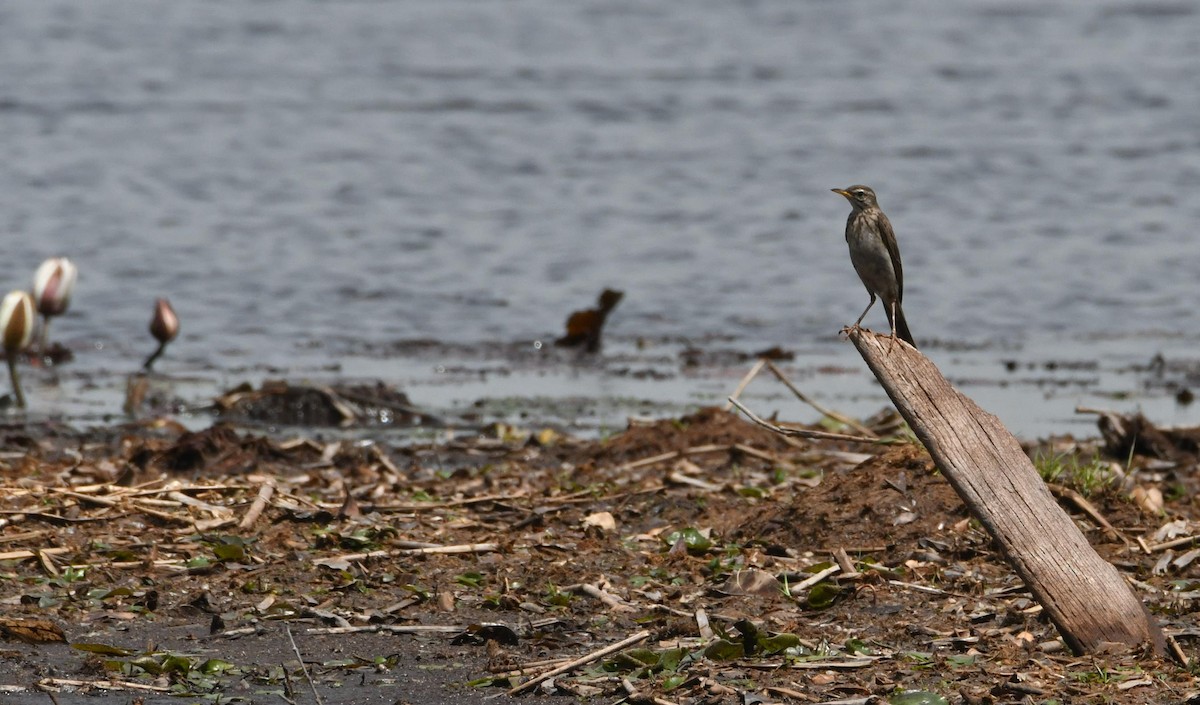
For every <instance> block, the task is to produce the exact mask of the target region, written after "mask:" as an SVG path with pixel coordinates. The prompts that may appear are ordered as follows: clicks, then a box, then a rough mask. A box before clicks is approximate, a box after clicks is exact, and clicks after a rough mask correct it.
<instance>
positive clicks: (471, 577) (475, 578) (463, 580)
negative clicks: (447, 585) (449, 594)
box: [454, 571, 483, 587]
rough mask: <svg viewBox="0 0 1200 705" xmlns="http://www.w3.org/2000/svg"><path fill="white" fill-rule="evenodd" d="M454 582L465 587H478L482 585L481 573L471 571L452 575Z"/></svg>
mask: <svg viewBox="0 0 1200 705" xmlns="http://www.w3.org/2000/svg"><path fill="white" fill-rule="evenodd" d="M454 582H456V583H458V584H459V585H466V586H467V587H479V586H480V585H483V574H482V573H477V572H475V571H472V572H470V573H463V574H461V575H456V576H454Z"/></svg>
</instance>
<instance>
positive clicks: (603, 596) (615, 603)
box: [560, 583, 635, 612]
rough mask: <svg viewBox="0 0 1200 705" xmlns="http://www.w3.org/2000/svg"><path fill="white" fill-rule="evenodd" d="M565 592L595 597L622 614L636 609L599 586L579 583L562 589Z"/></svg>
mask: <svg viewBox="0 0 1200 705" xmlns="http://www.w3.org/2000/svg"><path fill="white" fill-rule="evenodd" d="M560 589H561V590H562V591H563V592H581V593H583V594H584V595H588V596H589V597H594V598H596V599H597V600H600V601H601V602H603V603H604V604H605V605H607V606H608V607H609V608H611V609H614V610H619V611H622V612H632V611H633V610H634V609H635V608H634V607H633V606H632V605H630V604H629V603H628V602H626V601H624V600H622V599H621V598H619V597H617V596H616V595H614V594H612V593H611V592H606V591H605V590H602V589H601V588H600V587H599V586H596V585H592V584H591V583H577V584H575V585H567V586H565V587H562V588H560Z"/></svg>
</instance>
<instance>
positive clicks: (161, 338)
mask: <svg viewBox="0 0 1200 705" xmlns="http://www.w3.org/2000/svg"><path fill="white" fill-rule="evenodd" d="M150 335H153V336H154V338H155V340H157V341H158V342H160V343H162V344H163V345H166V344H167V343H169V342H171V341H172V340H174V339H175V336H177V335H179V317H178V316H176V315H175V309H173V308H171V302H170V301H167V300H166V299H159V300H158V301H157V302H155V304H154V318H153V319H151V321H150Z"/></svg>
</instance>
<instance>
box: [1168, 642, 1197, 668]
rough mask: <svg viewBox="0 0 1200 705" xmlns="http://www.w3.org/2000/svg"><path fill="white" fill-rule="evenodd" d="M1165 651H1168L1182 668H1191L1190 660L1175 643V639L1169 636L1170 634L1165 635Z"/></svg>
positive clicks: (1177, 643)
mask: <svg viewBox="0 0 1200 705" xmlns="http://www.w3.org/2000/svg"><path fill="white" fill-rule="evenodd" d="M1167 651H1169V652H1170V654H1171V655H1172V656H1174V657H1175V659H1176V660H1177V661H1179V664H1180V665H1181V666H1183V667H1184V668H1188V667H1189V666H1191V660H1190V659H1189V658H1188V655H1187V654H1186V653H1184V651H1183V649H1182V648H1181V647H1180V646H1179V642H1178V641H1175V637H1174V636H1171V635H1170V634H1168V635H1167Z"/></svg>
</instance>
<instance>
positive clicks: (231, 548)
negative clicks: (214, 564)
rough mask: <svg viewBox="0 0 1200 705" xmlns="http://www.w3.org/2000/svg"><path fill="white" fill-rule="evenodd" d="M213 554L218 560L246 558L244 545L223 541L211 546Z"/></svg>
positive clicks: (241, 559)
mask: <svg viewBox="0 0 1200 705" xmlns="http://www.w3.org/2000/svg"><path fill="white" fill-rule="evenodd" d="M213 555H214V556H216V557H217V560H219V561H222V562H224V561H238V562H240V561H244V560H246V547H245V546H240V545H238V544H233V543H223V544H219V545H217V546H213Z"/></svg>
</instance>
